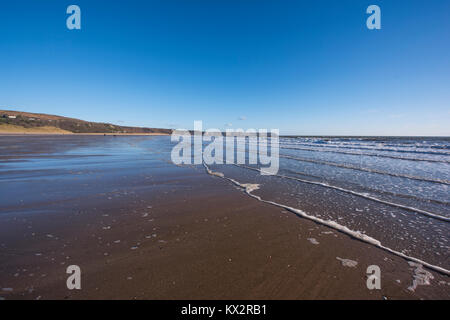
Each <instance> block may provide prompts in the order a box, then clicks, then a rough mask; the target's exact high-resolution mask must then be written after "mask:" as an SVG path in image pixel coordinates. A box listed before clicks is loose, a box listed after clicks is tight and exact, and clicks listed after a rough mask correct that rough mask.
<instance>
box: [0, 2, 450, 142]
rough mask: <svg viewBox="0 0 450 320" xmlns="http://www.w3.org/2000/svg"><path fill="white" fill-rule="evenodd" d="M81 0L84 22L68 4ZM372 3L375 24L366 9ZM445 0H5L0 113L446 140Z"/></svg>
mask: <svg viewBox="0 0 450 320" xmlns="http://www.w3.org/2000/svg"><path fill="white" fill-rule="evenodd" d="M71 4H77V5H78V6H80V8H81V15H82V17H81V25H82V29H81V30H68V29H67V28H66V18H67V17H68V15H67V14H66V8H67V7H68V6H69V5H71ZM371 4H377V5H379V6H380V8H381V24H382V29H381V30H368V29H367V28H366V18H367V17H368V15H367V14H366V13H365V11H366V8H367V7H368V6H369V5H371ZM449 14H450V2H449V1H448V0H442V1H439V0H435V1H414V0H409V1H401V0H397V1H386V0H384V1H380V0H373V1H357V0H353V1H349V0H343V1H321V0H317V1H264V0H258V1H255V0H239V1H237V0H223V1H222V0H214V1H211V0H208V1H206V0H205V1H201V0H183V1H170V0H161V1H81V0H73V1H71V2H66V1H61V0H58V1H56V0H54V1H46V0H42V1H21V0H17V1H9V2H4V3H2V5H1V10H0V108H7V109H15V110H22V111H29V112H43V113H51V114H57V115H65V116H69V117H76V118H81V119H85V120H90V121H102V122H112V123H116V124H122V125H137V126H149V127H174V128H192V126H193V121H194V120H203V122H204V127H205V128H221V129H223V128H227V126H229V127H232V128H268V129H270V128H278V129H280V131H281V133H283V134H312V135H314V134H323V135H330V134H331V135H450V89H449V88H450V19H449Z"/></svg>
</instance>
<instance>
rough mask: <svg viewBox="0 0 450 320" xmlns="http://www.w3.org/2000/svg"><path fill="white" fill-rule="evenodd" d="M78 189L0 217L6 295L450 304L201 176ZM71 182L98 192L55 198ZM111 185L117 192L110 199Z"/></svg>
mask: <svg viewBox="0 0 450 320" xmlns="http://www.w3.org/2000/svg"><path fill="white" fill-rule="evenodd" d="M123 139H129V138H126V137H123ZM43 149H45V150H47V149H46V148H43ZM10 160H11V159H8V161H10ZM170 166H172V167H174V168H175V169H170V171H164V170H167V169H168V168H171V167H170ZM138 171H139V170H138ZM161 171H163V172H162V173H161ZM27 174H29V173H27ZM44 175H45V173H44ZM0 177H2V178H4V177H5V176H4V173H2V175H0ZM8 178H9V179H12V178H11V177H8ZM21 179H23V177H21ZM77 179H79V177H77V175H76V174H74V175H73V177H72V178H71V180H70V182H69V183H68V182H67V181H65V182H60V183H61V184H59V183H56V182H55V180H57V179H56V178H54V179H53V180H52V179H50V180H45V179H44V180H39V179H38V180H27V184H26V187H27V188H28V189H27V190H25V191H26V193H33V192H35V193H38V194H39V193H40V192H41V190H40V186H39V184H41V185H42V184H46V185H45V186H41V187H42V188H44V189H43V190H44V191H45V192H46V193H48V192H51V193H52V197H51V198H49V199H47V198H46V199H39V198H36V199H32V201H31V200H30V201H22V202H21V201H20V200H23V199H19V198H20V196H18V198H17V200H18V201H17V204H14V203H15V202H14V201H13V202H11V203H7V204H8V205H3V206H2V207H0V210H1V211H0V235H1V237H0V297H2V298H4V299H449V298H450V290H449V288H450V286H449V285H448V282H449V279H448V277H446V276H443V275H440V274H438V273H436V272H432V275H433V277H434V279H432V280H431V285H420V286H418V287H417V288H416V290H415V291H411V290H409V289H408V287H410V286H411V285H412V283H413V275H414V269H415V268H414V267H411V266H409V264H408V262H407V261H406V260H404V259H401V258H399V257H396V256H393V255H390V254H389V253H387V252H384V251H383V250H380V249H378V248H375V247H372V246H370V245H368V244H366V243H362V242H360V241H358V240H355V239H352V238H350V237H349V236H347V235H344V234H341V233H339V232H337V231H335V230H332V229H330V228H327V227H325V226H321V225H318V224H316V223H314V222H312V221H309V220H305V219H301V218H299V217H297V216H295V215H293V214H292V213H289V212H286V211H285V210H282V209H280V208H277V207H274V206H271V205H269V204H264V203H261V202H259V201H257V200H255V199H253V198H250V197H248V196H247V195H246V194H245V193H243V191H242V190H241V189H239V188H237V187H236V186H233V185H232V184H231V183H229V182H227V181H225V180H223V179H221V178H219V177H214V176H210V175H208V174H207V173H206V172H205V170H204V169H203V168H202V167H183V168H180V167H175V166H173V165H171V164H167V163H166V164H165V167H163V168H162V169H161V168H158V167H157V166H156V165H155V168H154V171H152V172H151V174H148V172H145V173H144V172H140V173H139V174H138V175H131V174H128V171H127V173H126V174H125V175H124V176H123V177H121V180H120V181H119V180H117V179H118V178H117V179H116V180H117V181H116V180H114V181H109V180H107V179H106V178H105V177H103V176H101V175H100V176H97V177H96V178H95V181H96V183H97V184H96V185H95V186H94V190H97V191H96V192H95V191H92V190H91V189H89V188H90V185H91V184H92V183H91V182H89V181H83V183H82V184H80V185H76V184H75V181H77ZM25 180H26V179H25ZM72 180H73V181H74V182H72ZM5 183H8V181H2V185H3V188H5ZM114 183H117V184H118V185H119V186H123V187H116V184H114ZM73 184H74V186H73V187H74V188H75V187H76V188H82V187H81V186H83V185H84V184H85V188H87V191H89V192H87V193H80V194H77V193H73V192H72V191H71V192H72V193H71V194H72V197H63V196H59V198H58V196H57V195H58V192H57V191H58V190H61V188H62V189H64V185H66V188H67V190H71V189H70V188H71V186H72V185H73ZM108 184H111V185H112V184H114V187H113V188H109V189H108V188H106V189H104V188H105V185H108ZM128 186H132V187H128ZM3 190H5V189H2V191H3ZM49 190H50V191H49ZM105 190H106V191H105ZM338 258H339V259H338ZM342 259H350V260H352V261H356V262H357V265H356V266H354V267H352V266H349V265H348V264H345V263H343V262H345V260H344V261H343V260H342ZM72 264H75V265H78V266H80V268H81V272H82V275H81V277H82V282H81V283H82V289H81V290H68V289H67V287H66V279H67V276H68V275H67V274H66V268H67V266H69V265H72ZM344 264H345V265H344ZM374 264H375V265H378V266H380V268H381V290H368V289H367V287H366V278H367V276H366V268H367V267H368V266H369V265H374ZM350 265H351V263H350Z"/></svg>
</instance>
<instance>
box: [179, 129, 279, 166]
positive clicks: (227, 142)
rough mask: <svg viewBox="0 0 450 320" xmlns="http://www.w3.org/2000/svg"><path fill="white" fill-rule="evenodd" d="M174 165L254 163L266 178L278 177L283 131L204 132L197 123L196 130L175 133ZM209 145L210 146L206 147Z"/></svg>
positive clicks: (231, 130)
mask: <svg viewBox="0 0 450 320" xmlns="http://www.w3.org/2000/svg"><path fill="white" fill-rule="evenodd" d="M171 140H172V142H178V143H177V144H176V145H175V146H174V147H173V149H172V152H171V159H172V162H173V163H174V164H203V163H205V164H206V165H212V164H238V165H244V164H254V165H259V167H260V172H261V174H263V175H275V174H277V173H278V169H279V154H280V151H279V130H278V129H271V130H270V131H269V130H267V129H258V130H256V129H247V130H244V129H227V130H225V132H222V131H220V130H218V129H207V130H203V124H202V121H194V130H193V131H189V130H185V129H177V130H174V131H173V132H172V137H171ZM204 142H205V143H207V144H206V145H205V144H204Z"/></svg>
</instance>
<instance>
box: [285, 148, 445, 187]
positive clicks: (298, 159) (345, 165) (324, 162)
mask: <svg viewBox="0 0 450 320" xmlns="http://www.w3.org/2000/svg"><path fill="white" fill-rule="evenodd" d="M279 156H280V158H285V159H291V160H296V161H300V162H310V163H317V164H322V165H325V166H333V167H338V168H344V169H350V170H358V171H364V172H369V173H376V174H381V175H387V176H391V177H396V178H405V179H411V180H417V181H422V182H431V183H439V184H446V185H450V181H448V180H440V179H428V178H425V177H415V176H410V175H406V174H397V173H392V172H386V171H380V170H377V169H370V168H363V167H355V166H351V165H347V164H343V163H334V162H329V161H322V160H315V159H307V158H298V157H294V156H290V155H286V154H280V155H279Z"/></svg>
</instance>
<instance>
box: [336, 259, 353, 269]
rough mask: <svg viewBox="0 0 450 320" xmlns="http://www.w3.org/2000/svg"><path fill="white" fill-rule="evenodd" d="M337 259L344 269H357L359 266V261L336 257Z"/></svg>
mask: <svg viewBox="0 0 450 320" xmlns="http://www.w3.org/2000/svg"><path fill="white" fill-rule="evenodd" d="M336 259H338V260H339V261H340V262H341V263H342V265H343V266H344V267H349V268H355V267H356V266H357V265H358V261H355V260H350V259H343V258H339V257H336Z"/></svg>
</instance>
